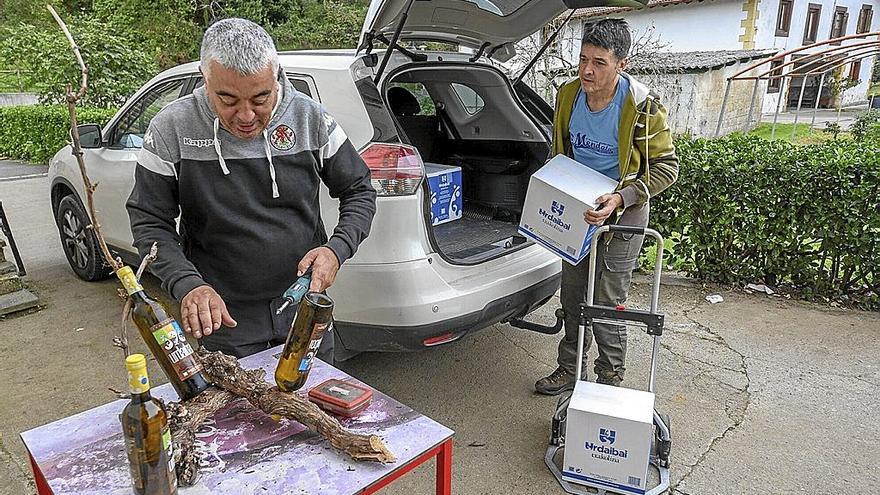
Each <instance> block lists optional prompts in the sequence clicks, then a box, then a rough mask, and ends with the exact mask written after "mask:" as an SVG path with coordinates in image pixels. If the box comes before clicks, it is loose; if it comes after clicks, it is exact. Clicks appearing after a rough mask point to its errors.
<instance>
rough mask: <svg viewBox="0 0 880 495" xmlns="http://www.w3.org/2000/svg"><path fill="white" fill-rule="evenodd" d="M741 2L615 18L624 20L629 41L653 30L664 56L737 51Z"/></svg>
mask: <svg viewBox="0 0 880 495" xmlns="http://www.w3.org/2000/svg"><path fill="white" fill-rule="evenodd" d="M745 16H746V14H745V12H743V11H742V1H741V0H706V1H704V2H701V3H692V4H680V5H670V6H667V7H654V8H648V9H642V10H638V11H632V12H627V13H625V14H616V15H612V16H611V17H621V18H624V19H626V21H627V22H628V23H629V25H630V28H631V29H632V31H633V39H637V38H638V37H639V36H640V35H641V34H643V33H645V32H646V31H647V30H649V29H651V27H652V26H653V27H654V33H655V34H656V35H657V37H658V39H659V42H660V43H661V44H663V45H666V46H664V48H663V50H664V51H668V52H695V51H713V50H738V49H740V48H741V43H740V42H739V35H740V34H741V28H740V21H741V20H742V19H745Z"/></svg>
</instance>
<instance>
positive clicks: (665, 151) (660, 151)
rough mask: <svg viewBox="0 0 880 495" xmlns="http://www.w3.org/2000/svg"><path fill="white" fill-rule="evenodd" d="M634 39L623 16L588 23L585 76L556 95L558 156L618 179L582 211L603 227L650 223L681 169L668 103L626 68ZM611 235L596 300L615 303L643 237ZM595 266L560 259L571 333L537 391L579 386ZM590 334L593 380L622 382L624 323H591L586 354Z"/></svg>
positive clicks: (600, 263) (600, 262)
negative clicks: (585, 308) (583, 307)
mask: <svg viewBox="0 0 880 495" xmlns="http://www.w3.org/2000/svg"><path fill="white" fill-rule="evenodd" d="M630 44H631V37H630V32H629V26H628V25H627V24H626V22H625V21H623V20H619V19H603V20H601V21H598V22H595V23H591V24H588V25H586V26H585V27H584V35H583V39H582V41H581V51H580V61H579V66H578V79H576V80H573V81H571V82H569V83H567V84H565V85H564V86H562V88H560V89H559V93H558V94H557V97H556V113H555V121H554V122H553V146H552V153H551V156H555V155H557V154H564V155H566V156H568V157H570V158H573V159H575V160H577V161H578V162H579V163H581V164H582V165H584V166H587V167H590V168H592V169H594V170H596V171H598V172H600V173H602V174H605V175H606V176H608V177H611V178H612V179H614V180H616V181H618V183H617V187H616V188H615V190H614V192H612V193H610V194H604V195H602V196H600V197H599V198H598V199H597V200H596V202H597V203H598V204H599V205H600V208H599V209H597V210H590V211H586V212H584V221H585V222H587V223H589V224H592V225H597V226H598V225H603V224H612V223H616V224H619V225H633V226H638V227H645V226H647V224H648V213H649V209H650V206H649V205H650V199H651V198H652V197H654V196H656V195H657V194H659V193H660V192H662V191H663V190H664V189H666V188H667V187H669V186H670V185H671V184H672V183H673V182H675V180H676V179H677V177H678V157H677V156H676V155H675V147H674V145H673V144H672V135H671V133H670V130H669V126H668V125H667V122H666V109H665V108H664V107H663V106H662V105H661V104H660V102H659V100H658V97H657V95H656V94H654V93H652V92H651V91H650V90H649V89H648V88H647V87H646V86H645V85H643V84H641V83H639V82H638V81H636V80H635V79H634V78H633V77H632V76H631V75H629V74H626V73H625V72H623V70H624V69H625V68H626V65H627V62H628V60H627V58H626V57H627V55H628V53H629V49H630ZM604 239H605V241H606V242H602V243H600V244H599V246H598V249H599V251H598V252H597V253H596V257H597V260H596V266H597V267H598V268H597V269H598V274H597V279H596V290H595V299H594V300H595V301H596V303H597V304H601V305H605V306H612V307H614V306H617V305H620V304H624V303H625V302H626V299H627V296H628V292H629V287H630V282H631V281H632V272H633V270H634V269H635V267H636V263H637V259H638V256H639V252H640V251H641V248H642V241H643V240H644V236H643V235H634V234H621V233H615V234H614V235H613V236H612V237H611V238H609V237H608V236H607V235H606V236H605V237H604ZM588 265H589V260H588V259H585V260H583V261H582V262H581V263H579V264H578V265H576V266H574V265H570V264H568V263H563V264H562V291H561V295H560V299H561V302H562V309H563V310H564V311H565V336H564V337H563V338H562V341H561V342H560V343H559V354H558V357H557V362H558V364H559V367H558V368H557V369H556V370H555V371H553V372H552V373H550V375H549V376H547V377H544V378H542V379H540V380H538V381H537V383H535V390H536V391H537V392H538V393H542V394H547V395H556V394H559V393H561V392H563V391H566V390H571V389H573V388H574V382H575V376H574V375H575V372H576V369H577V354H578V349H577V340H578V319H579V318H578V315H579V306H580V304H581V303H582V302H583V301H584V300H585V293H586V288H587V281H588V280H589V279H588V277H589V276H590V270H589V266H588ZM593 336H595V339H596V346H597V348H598V351H599V356H598V358H597V359H596V361H595V367H594V371H595V373H596V375H597V378H596V381H597V382H598V383H604V384H608V385H615V386H617V385H619V384H620V382H621V381H622V380H623V375H624V371H625V369H626V367H625V356H626V327H624V326H621V325H609V324H600V323H596V324H594V325H593V335H589V331H588V333H587V334H586V335H585V336H584V357H586V355H587V350H588V349H589V347H590V345H591V340H592V337H593ZM584 369H586V366H584ZM583 378H586V377H582V379H583Z"/></svg>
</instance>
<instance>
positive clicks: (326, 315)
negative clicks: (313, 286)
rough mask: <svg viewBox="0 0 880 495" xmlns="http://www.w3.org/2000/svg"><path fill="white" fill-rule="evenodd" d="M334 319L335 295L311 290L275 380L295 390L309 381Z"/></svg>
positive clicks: (301, 306)
mask: <svg viewBox="0 0 880 495" xmlns="http://www.w3.org/2000/svg"><path fill="white" fill-rule="evenodd" d="M332 321H333V299H330V297H329V296H327V295H326V294H321V293H319V292H309V293H308V294H306V295H305V297H303V300H302V302H301V303H299V308H298V309H297V312H296V318H295V319H294V320H293V324H292V325H290V332H289V333H288V334H287V342H285V343H284V350H283V351H281V357H279V358H278V366H277V367H276V368H275V383H276V384H278V388H279V389H281V390H283V391H285V392H293V391H294V390H298V389H299V388H300V387H302V386H303V385H305V384H306V379H307V378H308V377H309V371H311V369H312V361H313V360H314V358H315V354H317V352H318V348H319V347H320V346H321V340H322V339H323V338H324V332H326V331H327V329H328V328H329V327H330V326H331V325H332Z"/></svg>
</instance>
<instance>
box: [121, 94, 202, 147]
mask: <svg viewBox="0 0 880 495" xmlns="http://www.w3.org/2000/svg"><path fill="white" fill-rule="evenodd" d="M184 82H186V79H175V80H172V81H166V82H163V83H160V84H159V85H158V86H156V87H155V88H153V89H152V90H150V91H149V92H147V94H146V95H144V96H143V97H141V99H140V100H138V101H137V103H135V104H134V105H132V107H131V108H129V109H128V111H127V112H126V113H125V115H123V116H122V118H121V119H120V120H119V124H118V125H117V126H116V131H115V132H114V133H113V142H112V143H110V144H111V146H114V147H121V148H140V147H141V146H143V143H144V134H145V133H146V132H147V127H148V126H149V125H150V121H151V120H153V117H155V116H156V114H157V113H159V110H162V109H163V108H164V107H165V105H168V104H169V103H171V102H172V101H174V100H176V99H177V98H178V97H180V90H181V88H183V84H184Z"/></svg>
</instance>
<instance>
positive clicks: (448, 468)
mask: <svg viewBox="0 0 880 495" xmlns="http://www.w3.org/2000/svg"><path fill="white" fill-rule="evenodd" d="M437 495H452V439H451V438H450V439H449V440H446V441H445V442H443V444H442V445H441V446H440V452H438V453H437Z"/></svg>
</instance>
